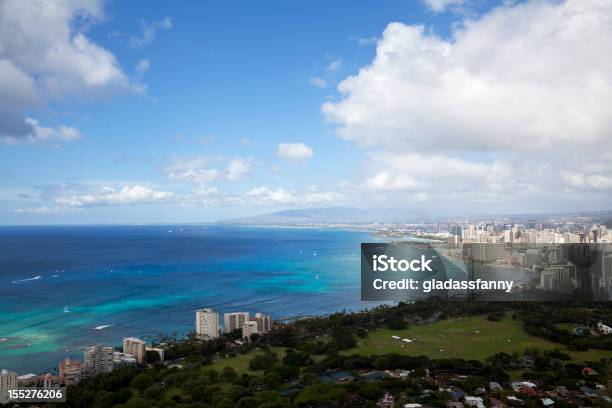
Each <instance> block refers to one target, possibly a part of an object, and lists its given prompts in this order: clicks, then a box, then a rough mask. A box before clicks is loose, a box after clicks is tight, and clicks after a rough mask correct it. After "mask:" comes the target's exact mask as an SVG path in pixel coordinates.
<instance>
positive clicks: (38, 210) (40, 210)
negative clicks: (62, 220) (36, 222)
mask: <svg viewBox="0 0 612 408" xmlns="http://www.w3.org/2000/svg"><path fill="white" fill-rule="evenodd" d="M75 211H78V208H69V207H47V206H46V205H43V206H41V207H32V208H18V209H16V210H15V211H13V212H14V213H16V214H27V215H63V214H68V213H73V212H75Z"/></svg>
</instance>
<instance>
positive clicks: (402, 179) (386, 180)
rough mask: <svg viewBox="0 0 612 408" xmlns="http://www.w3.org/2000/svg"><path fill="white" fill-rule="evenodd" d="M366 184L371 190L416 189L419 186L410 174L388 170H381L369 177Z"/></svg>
mask: <svg viewBox="0 0 612 408" xmlns="http://www.w3.org/2000/svg"><path fill="white" fill-rule="evenodd" d="M365 185H366V187H367V188H369V189H371V190H382V191H385V190H389V191H398V190H411V189H414V188H416V187H417V186H418V183H417V181H416V180H415V179H414V178H412V177H411V176H408V175H404V174H399V175H391V174H389V173H387V172H386V171H381V172H380V173H377V174H376V175H374V176H372V177H368V178H367V179H366V181H365Z"/></svg>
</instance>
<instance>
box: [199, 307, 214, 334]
mask: <svg viewBox="0 0 612 408" xmlns="http://www.w3.org/2000/svg"><path fill="white" fill-rule="evenodd" d="M196 335H197V336H198V337H199V338H201V339H216V338H217V337H219V313H216V312H214V311H213V310H212V309H210V308H206V309H199V310H196Z"/></svg>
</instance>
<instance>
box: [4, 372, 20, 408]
mask: <svg viewBox="0 0 612 408" xmlns="http://www.w3.org/2000/svg"><path fill="white" fill-rule="evenodd" d="M15 389H17V373H14V372H12V371H9V370H5V369H2V370H0V404H7V403H8V401H9V395H8V392H9V390H15Z"/></svg>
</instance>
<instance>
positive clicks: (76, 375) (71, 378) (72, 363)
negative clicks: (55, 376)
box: [59, 358, 83, 385]
mask: <svg viewBox="0 0 612 408" xmlns="http://www.w3.org/2000/svg"><path fill="white" fill-rule="evenodd" d="M82 377H83V363H81V362H80V361H77V360H71V359H69V358H66V359H65V360H64V361H62V362H61V363H60V365H59V378H60V381H61V383H62V384H65V385H76V384H78V382H79V381H81V378H82Z"/></svg>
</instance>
